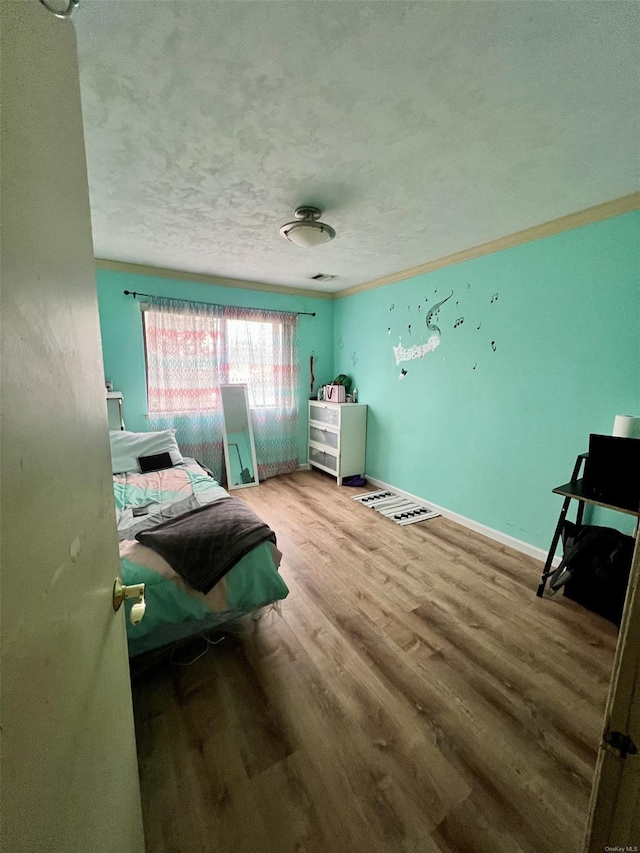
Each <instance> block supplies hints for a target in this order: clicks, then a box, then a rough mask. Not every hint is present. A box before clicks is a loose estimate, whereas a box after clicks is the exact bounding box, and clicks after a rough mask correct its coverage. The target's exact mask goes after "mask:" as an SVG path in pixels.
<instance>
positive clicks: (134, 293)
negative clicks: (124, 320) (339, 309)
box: [124, 290, 316, 317]
mask: <svg viewBox="0 0 640 853" xmlns="http://www.w3.org/2000/svg"><path fill="white" fill-rule="evenodd" d="M124 295H125V296H133V298H134V299H135V298H136V296H148V297H149V298H150V299H169V298H171V297H167V296H154V294H153V293H138V291H137V290H125V291H124ZM179 301H180V302H188V303H189V304H190V305H211V304H213V303H211V302H197V301H196V300H195V299H180V300H179ZM223 307H229V308H237V307H238V306H237V305H229V306H223ZM242 307H244V306H242ZM245 310H246V311H269V310H271V309H269V308H246V309H245ZM281 313H283V314H297V315H298V317H300V316H304V317H315V316H316V312H315V311H283V312H281Z"/></svg>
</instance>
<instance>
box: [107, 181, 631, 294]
mask: <svg viewBox="0 0 640 853" xmlns="http://www.w3.org/2000/svg"><path fill="white" fill-rule="evenodd" d="M639 209H640V192H635V193H630V194H629V195H625V196H622V197H621V198H615V199H613V200H612V201H605V202H603V203H602V204H596V205H594V206H593V207H587V208H586V209H585V210H579V211H577V212H576V213H568V214H566V215H565V216H560V217H558V218H557V219H550V220H549V221H548V222H543V223H541V224H540V225H533V226H531V227H530V228H524V229H523V230H522V231H516V232H514V233H513V234H507V235H506V236H505V237H499V238H498V239H497V240H490V241H489V242H488V243H481V244H480V245H479V246H472V247H471V248H469V249H463V250H462V251H460V252H454V254H452V255H445V257H443V258H436V259H435V260H432V261H427V262H426V263H424V264H419V265H418V266H416V267H410V268H409V269H406V270H400V271H399V272H395V273H390V274H389V275H385V276H381V277H380V278H375V279H373V280H372V281H365V282H363V283H362V284H356V285H354V286H353V287H348V288H346V290H338V291H335V292H329V291H326V290H308V289H302V288H299V287H298V288H296V287H287V286H285V285H278V284H266V283H264V282H260V281H243V280H242V279H237V278H219V277H218V276H213V275H206V274H203V273H194V272H185V271H184V270H171V269H165V268H164V267H151V266H147V265H146V264H130V263H125V262H124V261H110V260H108V259H106V258H96V259H95V261H96V268H97V269H103V270H113V271H114V272H127V273H132V274H134V275H147V276H155V277H157V278H172V279H177V280H178V281H192V282H196V283H198V284H216V285H220V286H221V287H238V288H241V289H243V290H257V291H262V292H263V293H283V294H287V295H288V296H304V297H307V298H308V299H329V300H333V299H344V298H345V297H346V296H353V295H354V294H356V293H362V292H363V291H365V290H374V289H375V288H377V287H384V286H385V285H387V284H393V283H394V282H397V281H404V280H405V279H408V278H413V277H414V276H417V275H423V274H424V273H427V272H433V271H434V270H439V269H442V268H443V267H449V266H452V265H453V264H461V263H463V262H464V261H470V260H473V258H481V257H483V256H484V255H490V254H493V253H494V252H501V251H503V250H504V249H511V248H513V247H514V246H521V245H522V244H523V243H531V242H533V241H534V240H540V239H542V238H543V237H551V236H553V235H554V234H561V233H562V232H563V231H571V230H572V229H574V228H581V227H582V226H583V225H591V224H592V223H593V222H600V221H601V220H603V219H610V218H611V217H613V216H620V215H621V214H623V213H630V212H631V211H632V210H639Z"/></svg>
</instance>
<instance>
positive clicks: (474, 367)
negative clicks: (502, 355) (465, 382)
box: [473, 361, 478, 370]
mask: <svg viewBox="0 0 640 853" xmlns="http://www.w3.org/2000/svg"><path fill="white" fill-rule="evenodd" d="M477 366H478V362H477V361H476V363H475V364H474V365H473V369H474V370H475V369H476V367H477Z"/></svg>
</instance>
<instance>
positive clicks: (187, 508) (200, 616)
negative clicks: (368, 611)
mask: <svg viewBox="0 0 640 853" xmlns="http://www.w3.org/2000/svg"><path fill="white" fill-rule="evenodd" d="M167 432H169V431H167ZM171 432H172V431H171ZM110 435H111V437H112V460H113V463H114V468H117V467H127V468H132V467H138V464H137V459H136V464H135V466H134V464H133V462H132V461H131V460H126V459H125V460H123V459H122V458H121V457H118V453H119V451H118V447H117V444H118V442H120V443H122V442H123V441H126V436H125V435H123V433H122V432H120V433H118V434H115V433H111V434H110ZM128 435H129V436H152V435H153V436H155V435H156V434H150V433H129V434H128ZM114 436H115V438H114ZM151 440H152V441H154V442H155V444H156V446H154V447H152V450H153V451H156V450H157V445H158V439H157V438H152V439H151ZM174 443H175V442H174ZM114 448H115V449H114ZM138 449H139V448H138ZM134 452H136V451H134ZM171 457H172V463H173V464H172V467H169V468H165V469H162V470H157V471H150V472H147V473H140V471H136V470H127V471H126V472H124V473H117V474H114V475H113V488H114V497H115V505H116V516H117V522H118V538H119V540H120V541H119V547H120V561H121V573H122V574H121V577H122V582H123V583H124V584H125V585H130V584H138V583H144V584H145V598H146V605H147V607H146V612H145V615H144V619H142V621H140V622H139V623H138V624H136V625H132V624H131V622H130V620H129V619H128V618H127V635H128V641H129V655H130V657H135V656H137V655H140V654H142V653H143V652H148V651H151V650H152V649H158V648H160V647H163V646H168V645H169V644H173V643H175V642H176V641H179V640H183V639H185V638H187V637H190V636H195V635H198V634H205V633H206V632H207V631H209V630H212V629H214V628H216V627H218V626H220V625H222V624H225V623H228V622H230V621H232V620H233V619H237V618H238V617H240V616H243V615H245V614H247V613H251V612H255V611H257V610H259V609H260V608H262V607H265V606H266V605H268V604H272V603H274V602H277V601H280V600H281V599H283V598H285V597H286V596H287V595H288V592H289V590H288V588H287V585H286V584H285V582H284V581H283V580H282V578H281V577H280V574H279V571H278V567H279V565H280V559H281V554H280V552H279V551H278V549H277V547H276V544H275V535H274V534H273V532H272V531H271V530H270V528H268V527H267V526H266V525H264V523H263V522H260V520H259V519H257V517H256V516H254V518H255V519H256V521H257V522H260V525H261V526H262V528H266V531H269V534H271V536H270V538H268V539H264V536H266V535H268V534H266V533H265V534H264V535H263V536H262V538H263V540H264V541H260V542H259V543H258V544H256V545H255V546H251V541H252V540H250V539H246V540H244V539H243V537H244V534H241V535H239V536H237V537H235V538H236V539H239V540H240V544H241V545H242V543H243V542H247V543H249V548H241V549H240V551H238V550H237V549H236V551H234V552H233V555H231V556H230V558H229V559H230V560H231V561H232V562H233V565H232V567H231V568H230V569H228V570H226V573H224V575H223V576H222V577H221V578H220V579H219V580H216V582H215V583H214V585H213V586H212V587H211V589H207V585H205V586H204V587H201V589H202V590H203V591H199V590H198V589H196V588H194V587H193V586H191V585H190V584H189V583H188V582H187V580H185V577H189V574H188V572H186V571H183V570H182V569H180V572H181V573H180V574H179V573H178V572H176V571H175V570H174V568H172V565H173V566H176V565H178V563H177V562H176V561H174V560H173V559H171V564H170V563H169V562H168V561H167V559H165V557H164V556H162V553H163V551H162V549H161V548H160V550H159V551H158V550H156V549H157V547H158V546H157V544H156V543H155V542H154V546H153V548H152V547H149V545H148V544H143V542H142V541H140V540H143V541H144V540H145V537H152V536H157V535H158V533H162V532H163V531H164V530H170V529H172V528H175V529H176V530H178V529H179V525H180V524H184V523H189V521H190V520H192V519H194V518H197V517H198V516H200V515H201V516H202V521H203V522H204V523H206V524H208V525H209V526H210V527H211V525H212V524H215V519H216V517H217V516H216V513H219V512H220V511H221V510H222V509H223V508H224V507H232V506H233V504H234V502H235V504H236V505H237V506H238V507H240V508H241V509H242V508H244V509H243V511H246V512H249V513H250V512H251V511H250V510H248V508H247V507H246V505H244V503H243V502H242V501H239V499H237V498H230V497H229V495H228V494H227V492H226V491H225V489H223V488H222V487H221V486H220V485H219V484H218V483H217V482H216V481H215V480H214V479H213V477H212V476H211V475H210V473H209V472H208V471H207V470H206V469H205V468H204V467H203V466H201V465H200V464H199V463H198V462H197V461H196V460H195V459H191V458H188V457H184V458H183V457H182V455H181V454H180V452H179V450H178V448H177V445H175V451H172V453H171ZM214 505H215V506H214ZM140 513H142V514H140ZM209 514H210V515H209ZM252 515H253V514H252ZM136 537H137V538H136ZM225 541H226V540H225ZM243 551H247V553H243ZM164 553H165V555H166V552H164ZM238 553H240V554H242V556H240V557H239V558H237V556H236V555H237V554H238ZM220 557H221V558H222V557H224V554H223V553H222V552H221V554H220ZM217 559H218V556H217V555H216V561H217ZM197 585H198V584H197ZM205 590H206V591H205ZM126 605H127V616H128V615H129V610H130V607H131V605H130V603H129V602H127V603H126Z"/></svg>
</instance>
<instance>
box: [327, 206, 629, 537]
mask: <svg viewBox="0 0 640 853" xmlns="http://www.w3.org/2000/svg"><path fill="white" fill-rule="evenodd" d="M639 236H640V212H637V211H635V212H631V213H627V214H624V215H621V216H617V217H614V218H611V219H607V220H603V221H601V222H597V223H594V224H590V225H587V226H584V227H582V228H578V229H575V230H572V231H567V232H564V233H561V234H556V235H554V236H550V237H545V238H543V239H540V240H537V241H535V242H531V243H526V244H522V245H519V246H516V247H513V248H510V249H506V250H504V251H501V252H496V253H495V254H492V255H487V256H484V257H480V258H476V259H474V260H470V261H467V262H465V263H460V264H457V265H455V266H450V267H446V268H443V269H439V270H437V271H434V272H431V273H426V274H423V275H420V276H416V277H415V278H412V279H408V280H406V281H402V282H398V283H395V284H390V285H387V286H384V287H380V288H377V289H373V290H369V291H363V292H361V293H357V294H354V295H351V296H348V297H345V298H343V299H339V300H337V301H336V308H335V321H334V322H335V326H334V356H335V362H334V369H335V371H336V372H344V373H347V374H349V375H351V376H352V377H353V381H354V384H355V385H357V387H358V389H359V399H360V402H363V403H368V404H369V418H368V427H367V430H368V438H367V463H366V468H367V473H368V474H369V475H370V476H372V477H375V478H377V479H379V480H382V481H384V482H386V483H390V484H392V485H394V486H396V487H398V488H400V489H403V490H405V491H407V492H411V493H412V494H415V495H419V496H420V497H422V498H423V499H425V500H426V501H429V500H431V501H433V502H434V503H436V504H438V505H440V506H442V507H445V508H447V509H449V510H451V511H454V512H456V513H459V514H461V515H463V516H466V517H467V518H470V519H473V520H474V521H477V522H480V523H482V524H485V525H487V526H489V527H492V528H494V529H496V530H498V531H501V532H502V533H506V534H509V535H511V536H514V537H515V538H517V539H520V540H523V541H524V542H527V543H528V544H530V545H534V546H537V547H540V548H542V549H545V550H546V549H547V548H548V546H549V542H550V539H551V535H552V532H553V528H554V526H555V523H556V520H557V517H558V513H559V511H560V504H561V499H560V498H559V497H557V496H555V495H552V494H551V489H552V488H553V487H554V486H557V485H559V484H560V483H563V482H566V481H567V480H568V479H569V476H570V473H571V469H572V466H573V463H574V461H575V458H576V455H577V454H578V453H580V452H582V451H585V450H586V449H587V446H588V438H589V433H591V432H601V433H608V434H609V433H611V429H612V426H613V420H614V416H615V415H616V414H620V413H636V412H640V278H639V271H640V239H639ZM445 297H449V298H448V299H447V301H446V302H445V303H444V304H442V305H441V306H440V309H439V311H438V313H437V314H436V315H435V316H433V317H431V320H430V324H429V325H430V328H427V325H426V320H427V319H428V318H427V315H428V312H429V310H430V309H433V307H434V306H435V305H436V303H438V302H440V301H441V300H443V299H444V298H445ZM429 341H430V342H431V343H429ZM434 344H437V345H436V346H435V347H434V348H433V349H431V350H429V347H433V346H434ZM399 346H400V347H402V348H404V350H406V351H408V352H405V353H404V355H412V354H415V355H416V356H417V357H416V358H413V359H411V358H410V359H408V360H405V361H400V363H396V358H395V355H394V349H393V347H399ZM421 346H422V347H423V350H426V351H420V349H419V348H420V347H421ZM411 347H415V348H416V349H415V350H414V351H413V353H412V352H411ZM398 352H399V354H400V355H402V353H401V352H400V351H398ZM402 371H406V373H405V374H404V375H403V373H402ZM596 518H599V517H596ZM599 523H608V524H612V523H615V524H616V526H619V527H620V528H621V529H624V530H627V531H628V530H629V529H630V525H632V523H633V519H631V518H630V517H625V516H622V515H620V514H615V518H612V517H611V516H608V517H607V519H606V522H599Z"/></svg>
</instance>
